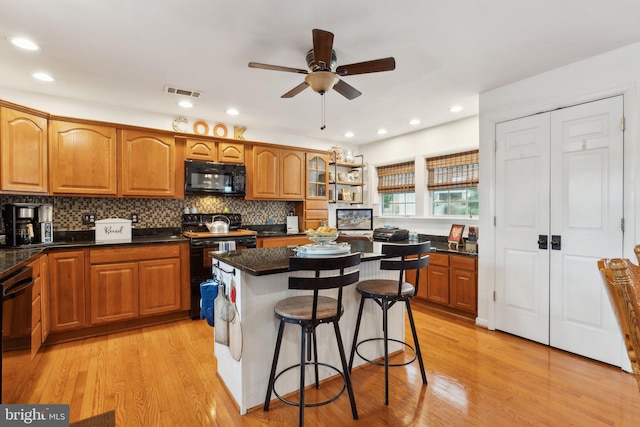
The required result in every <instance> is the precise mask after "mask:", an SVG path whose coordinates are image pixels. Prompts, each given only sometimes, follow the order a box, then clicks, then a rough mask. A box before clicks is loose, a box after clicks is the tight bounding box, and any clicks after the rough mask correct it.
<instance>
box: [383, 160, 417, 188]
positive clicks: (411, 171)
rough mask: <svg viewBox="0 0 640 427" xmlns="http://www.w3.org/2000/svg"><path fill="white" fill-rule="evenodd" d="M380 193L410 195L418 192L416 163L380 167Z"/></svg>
mask: <svg viewBox="0 0 640 427" xmlns="http://www.w3.org/2000/svg"><path fill="white" fill-rule="evenodd" d="M376 171H377V173H378V193H408V192H413V191H415V190H416V185H415V162H404V163H396V164H393V165H386V166H378V167H377V168H376Z"/></svg>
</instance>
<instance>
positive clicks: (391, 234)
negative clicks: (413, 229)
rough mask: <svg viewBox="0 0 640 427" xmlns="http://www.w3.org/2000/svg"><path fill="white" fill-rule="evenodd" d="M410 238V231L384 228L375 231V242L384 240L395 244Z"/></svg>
mask: <svg viewBox="0 0 640 427" xmlns="http://www.w3.org/2000/svg"><path fill="white" fill-rule="evenodd" d="M408 238H409V230H405V229H403V228H397V227H383V228H376V229H375V230H373V240H384V241H385V242H393V241H398V240H407V239H408Z"/></svg>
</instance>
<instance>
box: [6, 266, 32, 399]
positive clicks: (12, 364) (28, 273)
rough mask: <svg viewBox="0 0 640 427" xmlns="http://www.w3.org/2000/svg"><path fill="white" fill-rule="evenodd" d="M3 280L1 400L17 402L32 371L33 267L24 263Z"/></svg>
mask: <svg viewBox="0 0 640 427" xmlns="http://www.w3.org/2000/svg"><path fill="white" fill-rule="evenodd" d="M0 284H1V285H2V304H0V322H2V323H1V324H0V326H1V328H0V329H2V344H0V353H1V354H2V358H1V359H0V372H2V377H1V378H0V393H1V394H0V403H18V402H15V401H13V400H14V399H15V396H16V394H19V391H20V390H21V389H22V386H23V385H24V384H23V380H24V379H25V378H26V377H27V376H28V375H30V373H31V372H30V366H31V288H32V285H33V274H32V269H31V267H22V268H21V269H19V270H17V271H15V272H13V273H11V274H9V275H8V276H6V277H5V278H3V279H2V280H0Z"/></svg>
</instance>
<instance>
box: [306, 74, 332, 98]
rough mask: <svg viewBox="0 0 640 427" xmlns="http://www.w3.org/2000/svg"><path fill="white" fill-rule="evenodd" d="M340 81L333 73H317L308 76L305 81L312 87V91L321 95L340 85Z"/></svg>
mask: <svg viewBox="0 0 640 427" xmlns="http://www.w3.org/2000/svg"><path fill="white" fill-rule="evenodd" d="M338 80H340V79H339V78H338V76H336V75H335V74H334V73H332V72H331V71H315V72H313V73H311V74H307V76H306V77H305V78H304V81H305V82H306V83H307V84H308V85H309V86H311V89H313V90H314V92H318V93H319V94H321V95H323V94H324V93H325V92H327V91H329V90H331V89H332V88H333V86H335V84H336V83H338Z"/></svg>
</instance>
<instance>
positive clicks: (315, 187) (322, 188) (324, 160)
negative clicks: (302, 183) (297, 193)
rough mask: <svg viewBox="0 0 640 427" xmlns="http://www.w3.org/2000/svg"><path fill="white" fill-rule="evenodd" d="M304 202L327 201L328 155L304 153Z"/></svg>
mask: <svg viewBox="0 0 640 427" xmlns="http://www.w3.org/2000/svg"><path fill="white" fill-rule="evenodd" d="M305 158H306V180H307V187H306V193H305V199H306V200H328V196H327V194H328V191H327V187H328V185H329V178H328V173H327V172H328V166H329V154H320V153H306V154H305Z"/></svg>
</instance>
